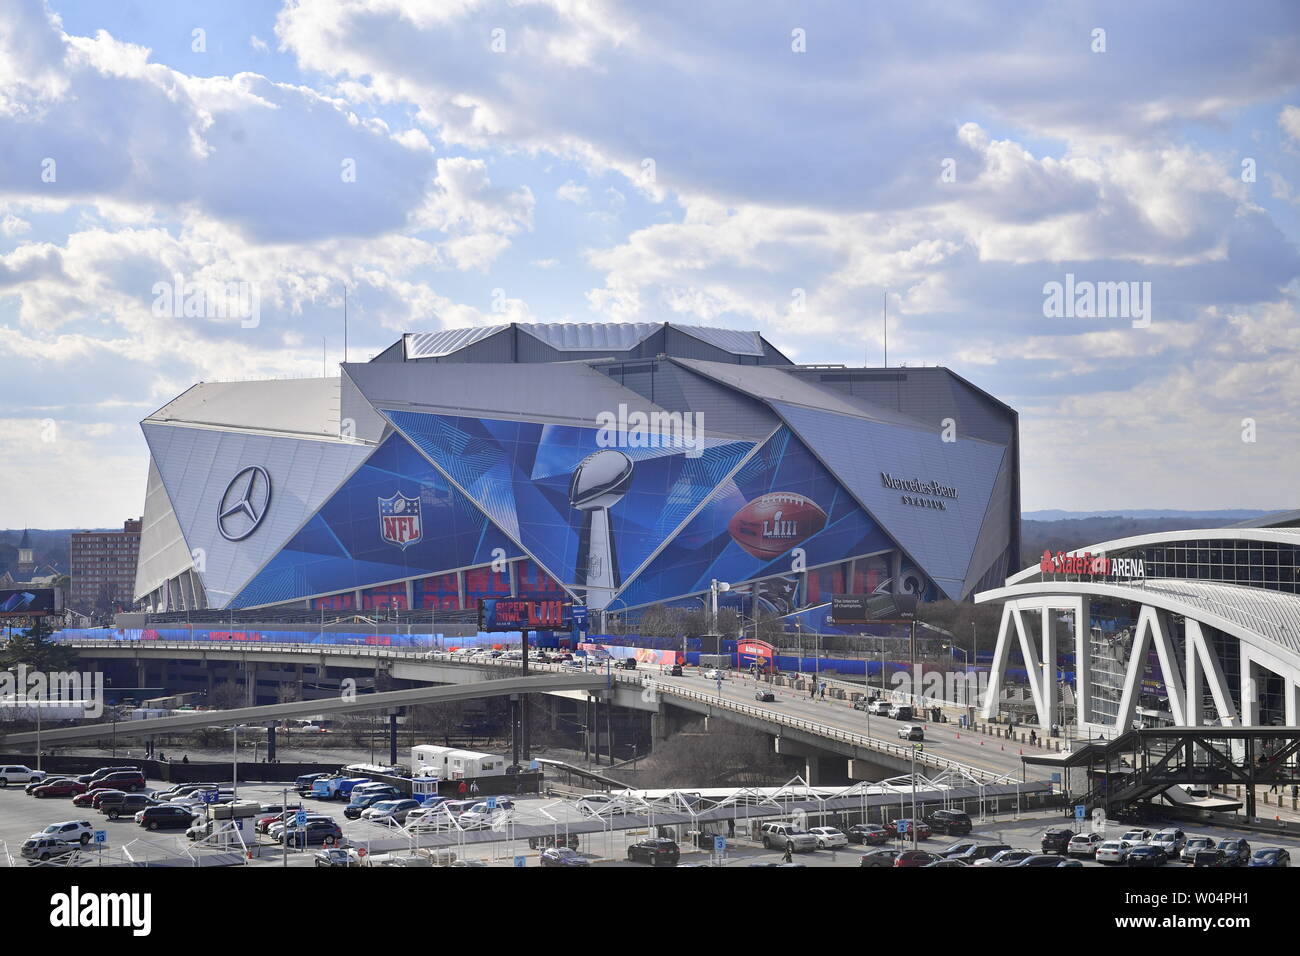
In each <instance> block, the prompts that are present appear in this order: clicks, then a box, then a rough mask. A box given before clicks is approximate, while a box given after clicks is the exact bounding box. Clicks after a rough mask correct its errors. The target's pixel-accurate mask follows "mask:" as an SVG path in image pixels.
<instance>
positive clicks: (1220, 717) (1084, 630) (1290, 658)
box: [975, 529, 1300, 735]
mask: <svg viewBox="0 0 1300 956" xmlns="http://www.w3.org/2000/svg"><path fill="white" fill-rule="evenodd" d="M1226 530H1228V529H1225V531H1226ZM1184 534H1186V535H1187V538H1186V539H1185V540H1191V539H1205V538H1207V537H1229V535H1227V534H1225V533H1223V532H1219V533H1218V534H1215V533H1213V532H1200V533H1196V532H1185V533H1184ZM1231 536H1232V537H1241V535H1239V534H1238V535H1231ZM1145 537H1146V536H1144V538H1145ZM1151 537H1152V539H1154V540H1160V541H1168V540H1170V536H1169V535H1160V536H1151ZM1125 540H1126V542H1128V543H1129V544H1130V545H1131V544H1132V543H1133V542H1137V541H1141V539H1125ZM1295 540H1296V539H1295V538H1294V537H1292V538H1291V539H1290V542H1289V543H1294V542H1295ZM1141 543H1147V542H1146V541H1141ZM1118 544H1121V542H1112V543H1111V544H1110V547H1109V548H1106V546H1102V548H1105V549H1106V550H1113V549H1114V548H1115V546H1116V545H1118ZM1081 550H1082V549H1081ZM1099 550H1100V549H1099ZM1075 553H1079V552H1075ZM1094 553H1095V551H1094ZM1036 571H1037V569H1036V568H1035V569H1026V571H1024V572H1020V573H1019V574H1017V575H1015V576H1013V577H1012V578H1010V579H1008V583H1007V585H1006V586H1004V587H1001V588H995V589H992V590H989V591H984V592H982V593H980V594H977V595H976V596H975V601H976V602H977V603H987V602H990V601H997V602H1003V611H1002V622H1001V625H1000V627H999V628H998V641H997V647H996V649H995V651H994V658H993V667H992V671H991V673H990V675H989V686H988V691H987V694H986V696H985V701H984V707H983V715H984V717H985V718H989V717H991V716H993V715H994V713H996V710H997V705H998V699H999V696H1000V692H1001V689H1002V684H1003V682H1004V680H1005V676H1006V669H1007V664H1008V662H1009V661H1010V658H1011V650H1012V647H1013V646H1018V647H1019V649H1020V653H1021V656H1022V657H1023V658H1024V661H1025V666H1026V670H1027V671H1028V672H1029V678H1030V680H1029V683H1030V690H1031V693H1032V695H1033V702H1034V709H1035V712H1036V713H1037V716H1038V720H1039V723H1040V725H1041V726H1044V727H1047V726H1050V725H1051V724H1055V723H1059V722H1060V721H1059V713H1058V704H1057V694H1056V689H1055V686H1054V683H1055V677H1056V660H1057V650H1058V647H1059V644H1060V640H1061V635H1060V634H1058V633H1057V631H1059V630H1060V628H1059V627H1058V626H1057V624H1058V620H1059V619H1058V616H1057V615H1056V614H1055V613H1054V612H1056V611H1068V612H1071V613H1072V614H1073V615H1074V621H1075V622H1076V623H1075V627H1074V641H1075V647H1074V651H1075V699H1076V701H1077V711H1078V723H1079V726H1080V729H1081V731H1084V732H1087V733H1088V734H1089V735H1092V734H1098V733H1100V734H1105V735H1113V734H1115V733H1118V732H1123V731H1125V730H1127V729H1128V728H1129V727H1130V726H1131V725H1132V721H1133V719H1134V716H1135V712H1136V708H1137V703H1138V694H1139V689H1140V687H1141V681H1142V674H1143V669H1144V666H1145V664H1146V660H1147V653H1148V650H1149V649H1150V648H1151V647H1152V646H1154V648H1155V651H1156V654H1157V657H1158V659H1159V661H1160V669H1161V671H1162V673H1163V676H1164V681H1165V685H1166V687H1167V689H1168V695H1169V709H1170V711H1171V713H1172V716H1173V718H1174V722H1175V723H1176V724H1178V725H1180V726H1202V725H1203V724H1204V723H1205V720H1206V716H1207V715H1205V714H1204V713H1203V710H1204V708H1203V705H1202V702H1203V700H1204V696H1205V695H1204V689H1205V687H1206V686H1207V685H1208V688H1209V692H1210V695H1211V697H1212V698H1213V701H1214V709H1215V711H1216V713H1215V714H1214V715H1212V719H1214V720H1217V721H1218V722H1219V723H1220V724H1222V725H1223V726H1239V725H1240V726H1253V725H1256V724H1258V722H1259V699H1258V694H1257V692H1256V687H1257V685H1258V683H1259V679H1260V677H1261V671H1269V672H1271V673H1272V674H1275V675H1277V676H1279V677H1281V678H1282V681H1283V687H1284V696H1283V703H1284V707H1285V719H1286V723H1287V724H1288V725H1290V726H1295V725H1296V724H1297V723H1298V721H1300V712H1298V711H1300V595H1296V594H1291V593H1287V592H1281V591H1273V590H1267V589H1264V588H1257V587H1247V586H1243V585H1237V584H1218V583H1212V582H1207V581H1188V580H1177V579H1148V580H1146V581H1142V582H1132V583H1123V582H1113V581H1104V580H1059V581H1058V580H1046V581H1041V580H1040V581H1025V580H1024V579H1025V578H1027V577H1029V576H1030V575H1031V574H1032V573H1033V572H1036ZM1013 582H1020V583H1013ZM1093 598H1109V599H1118V600H1124V601H1131V602H1133V603H1135V604H1137V605H1139V606H1140V611H1139V614H1138V619H1137V623H1136V629H1135V634H1134V638H1133V647H1132V650H1131V652H1130V654H1129V659H1128V665H1127V670H1126V672H1125V675H1124V681H1123V690H1122V696H1121V698H1120V702H1119V710H1118V714H1117V716H1116V718H1115V721H1114V723H1110V722H1109V720H1108V719H1107V720H1099V719H1098V718H1099V716H1100V715H1097V714H1094V713H1093V712H1092V701H1091V699H1090V696H1089V688H1090V684H1091V679H1090V678H1091V664H1092V660H1091V656H1090V647H1089V634H1090V631H1089V620H1090V604H1091V601H1092V599H1093ZM1030 614H1037V615H1039V616H1040V622H1041V623H1040V624H1039V626H1038V628H1037V633H1036V634H1035V633H1034V629H1033V628H1031V627H1029V626H1027V625H1026V615H1030ZM1175 616H1178V617H1181V618H1182V619H1183V624H1182V634H1181V636H1182V637H1183V639H1184V648H1183V653H1182V654H1181V655H1180V654H1179V653H1178V652H1177V647H1176V637H1177V636H1179V635H1178V631H1177V627H1178V625H1177V622H1176V621H1175V620H1174V618H1175ZM1205 627H1212V628H1215V629H1217V630H1219V631H1221V632H1223V633H1224V634H1227V635H1228V636H1230V637H1233V638H1236V640H1237V641H1238V646H1239V648H1240V671H1241V673H1240V688H1239V700H1240V702H1241V708H1240V711H1241V712H1240V713H1239V712H1238V708H1237V707H1236V706H1235V705H1234V701H1233V697H1232V693H1231V689H1230V687H1229V685H1228V682H1227V680H1226V679H1225V677H1224V671H1223V666H1222V662H1221V661H1220V660H1219V659H1218V656H1217V654H1216V653H1215V648H1214V644H1213V642H1212V641H1210V640H1209V639H1208V636H1207V635H1206V633H1205V631H1204V628H1205Z"/></svg>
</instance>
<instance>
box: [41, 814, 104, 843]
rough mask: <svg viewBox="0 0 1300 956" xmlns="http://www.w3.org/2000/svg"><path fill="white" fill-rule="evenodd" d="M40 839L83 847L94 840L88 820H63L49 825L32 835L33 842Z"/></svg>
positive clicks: (93, 831)
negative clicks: (78, 844)
mask: <svg viewBox="0 0 1300 956" xmlns="http://www.w3.org/2000/svg"><path fill="white" fill-rule="evenodd" d="M42 837H44V838H46V839H49V840H59V841H61V842H63V843H80V844H81V845H82V846H85V845H86V844H87V843H89V842H90V841H91V840H93V839H94V838H95V828H94V827H93V826H92V825H91V823H90V821H89V820H64V821H63V822H62V823H51V824H50V825H49V826H48V827H46V828H45V829H44V830H42V831H41V832H40V833H33V834H32V839H33V840H38V839H41V838H42Z"/></svg>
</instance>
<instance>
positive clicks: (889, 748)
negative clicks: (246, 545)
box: [64, 641, 1011, 783]
mask: <svg viewBox="0 0 1300 956" xmlns="http://www.w3.org/2000/svg"><path fill="white" fill-rule="evenodd" d="M64 643H66V644H67V645H68V646H71V647H84V648H97V647H104V648H119V649H125V648H148V649H156V650H195V649H203V648H210V649H212V650H214V651H227V652H229V651H233V650H236V649H238V650H243V651H254V652H256V651H272V652H274V653H278V654H300V655H302V656H304V657H308V656H310V657H319V656H321V655H322V654H344V655H346V656H350V657H376V658H379V657H386V658H407V659H408V660H409V662H418V661H437V662H441V663H454V664H468V665H472V666H474V667H495V668H510V669H519V668H521V667H522V661H520V660H517V659H508V658H504V657H498V658H482V657H479V658H477V659H475V657H474V655H463V654H453V653H451V652H449V651H438V650H426V649H424V648H409V647H386V646H377V647H372V646H366V645H359V644H356V645H354V644H320V645H317V644H308V645H303V644H275V643H270V642H265V641H256V642H247V643H243V642H239V641H195V642H192V643H191V642H188V641H67V642H64ZM528 666H529V669H530V670H538V671H550V672H559V673H566V672H569V671H572V670H574V668H572V667H569V666H567V665H565V664H561V663H554V662H548V661H535V660H530V661H529V662H528ZM608 676H609V677H610V681H611V683H614V682H617V683H619V684H624V685H630V686H636V687H646V686H648V685H653V686H654V688H655V689H656V691H657V692H660V693H664V694H669V695H673V696H677V697H683V698H686V699H688V700H695V701H698V702H701V703H705V704H708V705H709V706H712V707H717V708H719V709H722V710H728V711H731V712H732V713H738V714H743V715H745V716H749V717H754V718H757V719H760V720H764V721H767V722H769V723H774V724H777V725H779V726H783V727H789V728H791V729H794V730H802V731H804V732H806V733H811V734H814V735H816V736H819V737H826V738H828V739H830V740H836V741H839V742H840V743H846V744H849V745H851V746H855V747H862V748H864V749H867V750H874V751H877V752H883V753H887V754H889V755H891V756H895V757H899V758H902V759H906V760H909V761H911V760H915V761H916V763H917V764H918V765H919V766H922V767H928V768H931V769H937V770H952V771H955V772H958V773H964V774H967V775H968V776H970V777H971V778H973V779H976V780H983V781H984V782H986V783H1002V782H1007V781H1010V780H1011V776H1010V775H1009V774H997V773H994V772H992V771H988V770H982V769H980V768H979V767H974V766H971V765H970V764H964V763H961V762H960V761H957V760H950V759H948V758H947V757H939V756H937V755H935V754H929V753H926V752H925V751H924V750H922V751H916V750H914V749H913V748H912V747H909V746H903V745H900V744H896V743H894V742H892V741H889V740H881V739H880V738H878V737H868V736H867V735H866V734H859V733H854V732H853V731H848V730H844V729H843V728H841V727H834V726H832V725H830V724H823V723H820V722H818V721H813V720H807V719H804V718H801V717H794V716H791V715H790V714H784V713H781V712H780V711H774V710H765V709H763V708H760V707H755V706H753V705H751V704H743V703H741V702H739V701H734V700H730V699H728V698H726V697H721V696H716V695H712V694H705V693H701V692H700V691H696V690H691V689H690V688H686V687H678V686H676V685H674V684H670V683H662V682H659V681H656V680H654V679H653V678H652V677H648V676H646V675H644V674H637V673H635V672H620V669H618V668H610V669H609V671H608Z"/></svg>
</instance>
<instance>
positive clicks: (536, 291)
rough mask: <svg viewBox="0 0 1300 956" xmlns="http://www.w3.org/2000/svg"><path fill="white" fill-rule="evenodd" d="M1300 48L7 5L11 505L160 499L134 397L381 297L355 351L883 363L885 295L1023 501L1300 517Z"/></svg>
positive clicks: (1093, 6)
mask: <svg viewBox="0 0 1300 956" xmlns="http://www.w3.org/2000/svg"><path fill="white" fill-rule="evenodd" d="M1298 38H1300V6H1297V5H1296V4H1295V3H1293V2H1288V0H1282V2H1252V0H1245V2H1241V3H1235V4H1221V3H1203V2H1187V0H1180V2H1169V3H1143V4H1132V3H1128V2H1119V3H1087V2H1084V3H1075V4H1068V5H1066V4H1045V5H1041V6H1040V7H1035V8H1030V7H1026V6H1025V5H1022V4H1016V3H986V2H980V0H972V2H963V3H960V4H952V3H929V2H924V0H916V2H906V3H903V2H882V3H872V4H859V3H847V2H840V3H817V2H798V3H795V2H786V3H775V2H764V0H747V2H744V3H739V2H735V3H732V2H717V3H699V2H697V0H696V2H681V0H658V2H656V3H654V4H645V3H640V4H634V3H620V2H613V0H510V2H496V0H288V2H285V3H283V5H278V6H277V5H276V4H275V3H269V2H252V0H233V2H223V3H221V4H216V3H211V2H209V3H193V2H185V0H177V2H170V3H166V4H163V3H145V2H122V3H114V4H104V3H102V2H96V0H48V2H44V3H43V2H41V0H10V2H8V3H6V4H4V5H3V6H2V7H0V462H3V464H0V527H10V528H13V527H23V526H28V525H30V526H32V527H78V526H88V527H95V526H114V525H117V524H118V523H119V522H120V521H121V520H122V519H123V518H125V517H128V516H134V515H139V514H140V513H141V511H142V509H143V502H144V492H145V481H146V475H147V465H148V454H147V450H146V446H145V443H144V440H143V438H142V436H141V432H140V428H139V422H140V420H141V419H143V418H144V417H146V416H147V415H148V414H150V413H151V412H152V411H154V410H155V409H157V408H158V407H159V406H161V405H163V404H164V403H166V402H167V401H168V400H170V399H171V398H172V397H174V396H175V395H176V394H178V393H180V392H181V391H183V390H184V389H186V388H187V387H189V386H190V385H191V384H192V383H194V382H196V381H216V380H236V379H254V378H282V377H309V376H319V375H320V374H322V367H325V368H327V369H329V370H330V371H331V372H333V371H335V370H336V366H337V363H338V362H339V361H341V360H342V358H343V330H342V298H343V290H344V288H345V287H346V288H347V290H348V304H349V317H350V321H349V332H348V356H349V358H350V359H351V360H352V361H358V360H364V359H367V358H369V357H370V356H371V355H373V354H374V353H376V352H378V351H379V350H380V349H382V348H384V347H386V346H387V345H389V344H391V343H392V342H393V341H395V340H396V339H397V338H398V337H399V336H400V335H401V334H402V333H403V332H409V331H429V330H434V329H439V328H457V327H463V326H470V325H483V324H497V323H502V322H509V321H525V322H547V321H568V322H594V321H653V322H661V321H669V320H671V321H674V322H683V323H696V324H702V325H715V326H724V327H729V328H738V329H757V330H759V331H761V332H762V333H763V334H764V335H766V336H767V337H768V338H769V339H770V340H771V341H772V342H773V343H774V344H776V345H777V346H778V347H779V348H780V349H781V350H782V351H783V352H784V353H785V354H786V355H788V356H790V357H791V358H792V359H793V360H795V361H796V362H808V363H843V364H847V365H854V366H859V365H863V364H869V365H879V364H880V363H881V362H882V360H883V347H884V326H883V322H882V311H883V306H884V304H885V302H887V303H888V346H889V363H890V364H891V365H902V364H906V365H936V364H937V365H944V366H947V367H949V368H951V369H953V370H954V371H956V372H957V373H958V374H960V375H962V376H964V377H965V378H967V379H969V380H971V381H972V382H974V383H975V384H976V385H978V386H980V387H981V388H983V389H985V390H987V391H989V392H991V393H992V394H994V395H996V396H997V397H999V398H1000V399H1002V400H1003V401H1005V402H1007V403H1008V404H1009V405H1011V406H1012V407H1014V408H1015V409H1017V410H1018V411H1019V413H1020V426H1021V440H1022V453H1021V463H1022V483H1023V488H1022V504H1023V506H1024V508H1025V509H1026V510H1034V509H1040V508H1062V509H1067V510H1076V511H1082V510H1103V509H1115V510H1121V509H1125V508H1182V509H1209V508H1225V507H1235V508H1284V507H1300V501H1297V482H1296V476H1297V474H1298V473H1300V415H1298V414H1297V396H1300V361H1297V358H1298V352H1300V322H1298V321H1297V319H1298V318H1300V314H1298V298H1300V252H1298V251H1297V237H1298V235H1300V91H1298V90H1297V85H1298V84H1300V42H1298ZM178 283H179V284H180V285H181V286H182V287H183V286H184V285H186V284H191V286H192V287H203V288H212V287H215V286H216V285H217V284H220V286H221V287H222V288H227V289H232V290H236V291H235V292H233V293H232V294H231V300H230V302H231V308H228V309H227V308H216V307H214V308H210V309H208V310H207V312H206V314H199V315H189V316H187V315H185V314H184V310H180V309H178V310H173V309H171V308H169V307H166V306H165V305H160V303H162V302H165V301H166V298H165V294H166V291H167V290H168V289H172V288H175V287H176V286H177V284H178ZM1053 283H1056V284H1059V286H1060V288H1061V289H1066V288H1069V289H1070V290H1071V292H1072V296H1073V295H1078V294H1081V293H1080V292H1079V290H1084V293H1086V291H1088V290H1090V289H1094V288H1101V289H1106V288H1109V289H1110V292H1111V298H1110V299H1109V300H1108V302H1107V306H1106V308H1102V309H1098V310H1093V311H1094V312H1100V314H1096V315H1090V314H1087V310H1086V309H1085V308H1082V307H1080V308H1064V309H1063V308H1054V307H1053V306H1052V304H1051V303H1052V299H1053V297H1054V293H1053V292H1052V289H1053ZM1121 283H1122V284H1123V285H1122V286H1120V285H1115V284H1121ZM1108 284H1109V285H1108ZM1120 289H1122V290H1123V291H1125V292H1128V293H1130V303H1129V308H1127V309H1125V308H1124V307H1123V305H1122V301H1121V300H1120V299H1119V298H1117V297H1116V296H1117V295H1118V290H1120ZM241 290H242V292H243V293H244V294H245V298H244V299H240V298H239V294H240V291H241ZM252 297H255V298H252ZM1056 301H1057V302H1058V303H1059V302H1061V301H1063V300H1062V299H1061V298H1060V296H1056ZM1072 301H1073V302H1076V303H1077V304H1078V305H1080V306H1082V305H1083V303H1082V302H1078V300H1075V299H1073V297H1072ZM214 302H215V300H214ZM249 302H255V303H256V309H255V310H252V309H249V308H245V307H244V306H247V305H248V303H249ZM241 303H242V305H241ZM220 304H224V303H220ZM1139 305H1140V306H1141V308H1139V307H1138V306H1139ZM254 314H255V316H256V319H255V321H254V320H253V319H252V318H251V316H253V315H254Z"/></svg>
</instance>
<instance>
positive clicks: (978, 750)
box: [68, 641, 1044, 779]
mask: <svg viewBox="0 0 1300 956" xmlns="http://www.w3.org/2000/svg"><path fill="white" fill-rule="evenodd" d="M68 643H69V644H70V645H71V646H73V647H76V648H77V649H78V650H80V651H82V652H83V653H84V654H86V655H88V656H93V655H94V653H95V651H97V650H98V651H108V652H111V653H112V654H113V656H117V655H118V654H121V653H123V652H128V653H131V654H133V655H142V656H167V655H168V654H169V652H174V651H184V652H194V651H198V652H202V654H203V656H204V657H213V658H236V659H243V660H248V659H250V658H253V657H257V656H261V655H265V656H266V657H268V658H274V659H277V660H282V661H283V660H286V659H294V658H304V659H305V658H312V659H315V658H320V657H321V656H322V655H327V656H328V657H329V658H331V659H332V664H333V665H339V664H342V663H343V662H342V661H341V660H340V658H345V659H349V658H350V659H354V660H356V661H357V666H366V665H365V664H364V663H363V662H365V661H371V660H374V659H375V658H386V659H389V660H392V661H394V662H401V663H402V664H405V665H418V664H420V663H428V664H431V665H438V666H440V667H441V668H442V670H443V679H446V677H445V675H446V667H445V665H447V664H453V665H455V669H456V670H457V671H460V670H462V669H463V670H465V671H475V672H477V673H478V674H479V675H480V679H481V677H482V676H486V675H485V674H484V671H501V670H508V671H512V672H515V673H518V671H519V669H520V662H519V661H517V660H507V659H505V658H498V659H496V660H482V659H478V660H468V659H467V658H466V657H464V656H462V655H457V654H452V653H447V652H444V651H424V650H416V649H411V648H396V647H376V646H352V645H316V644H254V643H231V644H225V643H214V642H207V641H196V642H193V643H190V642H174V641H167V642H125V641H103V642H99V641H75V642H68ZM529 669H530V671H532V672H534V673H550V674H559V673H563V674H568V675H573V674H575V673H579V674H580V673H582V671H581V670H576V669H575V668H572V667H569V666H567V665H565V664H561V663H543V662H537V661H531V662H530V664H529ZM684 671H685V673H684V674H683V676H681V677H672V676H669V675H667V674H664V673H661V672H660V670H659V668H658V667H657V666H655V665H650V666H646V665H642V666H641V667H639V668H638V669H637V670H623V669H621V668H613V669H612V671H611V670H609V669H608V668H601V669H600V670H595V669H588V671H587V672H586V673H588V674H590V675H592V676H594V675H596V674H600V675H601V676H602V677H606V678H608V679H609V680H612V681H615V682H617V684H618V685H620V686H623V687H628V686H634V687H637V688H641V689H644V687H645V685H646V684H647V683H653V684H655V685H656V686H657V687H658V688H659V689H660V691H662V692H664V693H666V694H667V695H669V696H672V695H675V694H676V695H681V696H682V697H688V696H689V697H690V698H693V699H694V702H695V704H696V705H697V709H698V705H699V704H701V703H708V702H710V701H714V700H716V701H718V703H719V704H720V705H721V706H723V707H724V708H729V709H734V710H743V711H744V712H745V713H746V714H747V715H748V716H751V717H752V716H755V715H760V716H768V715H770V717H771V718H772V719H773V720H774V721H777V722H780V721H782V720H785V721H791V720H797V721H800V722H808V726H801V727H800V729H802V730H805V731H806V732H810V733H813V734H817V733H822V734H826V733H827V732H828V731H829V732H830V733H832V734H834V735H853V737H854V738H855V739H854V740H853V741H852V742H854V743H859V744H861V745H864V746H870V747H873V748H874V749H880V750H883V751H886V752H889V753H892V754H894V755H895V756H897V755H899V754H903V755H906V753H907V751H908V749H909V748H910V746H911V745H910V744H909V743H908V742H906V741H904V740H901V739H899V737H898V736H897V730H898V728H899V727H901V726H902V724H903V723H904V722H899V721H894V720H890V719H889V718H888V717H874V716H873V717H868V715H867V714H866V713H865V712H864V711H857V710H854V709H853V708H852V705H851V702H850V701H848V700H837V699H833V698H830V697H827V698H826V699H824V700H810V699H809V698H808V695H807V693H797V692H795V691H794V690H793V689H792V688H790V687H781V686H777V685H775V684H767V683H764V684H763V685H762V686H763V687H765V688H767V689H769V690H771V691H772V692H773V693H774V694H775V695H776V701H775V702H773V703H763V702H760V701H757V700H755V699H754V692H755V690H756V689H757V685H756V683H755V681H754V680H753V679H751V678H749V677H748V676H747V675H746V674H744V672H735V671H725V672H724V673H726V674H728V675H729V676H728V677H727V678H726V679H725V680H723V682H722V687H721V690H720V691H719V688H718V684H717V682H716V681H711V680H705V679H704V677H703V676H701V672H700V671H699V670H698V669H697V668H694V667H686V668H684ZM365 696H368V695H363V697H362V701H364V698H365ZM363 706H364V704H363ZM950 716H951V715H950ZM911 723H920V724H922V725H923V726H924V727H925V736H926V739H925V741H924V756H923V758H922V760H921V761H919V762H918V770H921V771H922V772H924V773H927V774H930V775H933V774H934V773H937V772H939V771H940V770H942V769H943V766H942V765H941V764H942V762H944V761H952V762H955V763H957V764H960V765H962V766H964V767H967V768H974V769H977V770H979V771H982V772H983V773H984V774H991V775H996V776H1003V775H1010V776H1011V777H1013V778H1014V779H1021V777H1022V772H1023V771H1022V764H1021V762H1020V745H1017V744H1013V743H1011V742H1008V741H1005V740H1002V739H999V738H997V737H991V736H983V735H981V734H978V733H970V732H967V731H963V730H962V729H961V728H960V727H959V726H958V725H957V724H956V723H955V722H949V723H931V722H928V721H920V720H913V721H911ZM862 738H869V739H862ZM1035 752H1038V753H1042V752H1044V751H1041V750H1036V751H1035ZM936 758H939V759H936ZM1040 777H1041V774H1040Z"/></svg>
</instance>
